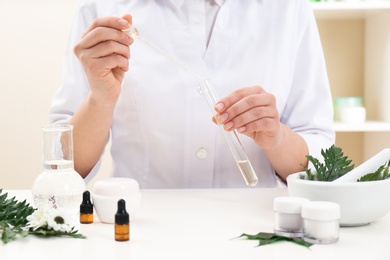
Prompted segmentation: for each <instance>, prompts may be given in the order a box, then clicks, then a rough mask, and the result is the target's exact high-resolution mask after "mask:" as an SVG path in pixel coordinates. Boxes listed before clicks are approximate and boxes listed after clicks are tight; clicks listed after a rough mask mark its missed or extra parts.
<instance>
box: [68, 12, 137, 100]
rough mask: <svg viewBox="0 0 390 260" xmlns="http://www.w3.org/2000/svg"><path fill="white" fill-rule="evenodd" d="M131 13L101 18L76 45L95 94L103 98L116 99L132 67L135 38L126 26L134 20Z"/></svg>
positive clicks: (97, 97) (76, 51)
mask: <svg viewBox="0 0 390 260" xmlns="http://www.w3.org/2000/svg"><path fill="white" fill-rule="evenodd" d="M131 22H132V20H131V15H129V14H126V15H124V16H123V17H122V18H119V17H115V16H106V17H101V18H97V19H96V20H95V21H94V22H93V23H92V24H91V25H90V26H89V28H88V29H87V30H86V32H84V34H83V35H82V37H81V39H80V41H79V42H78V43H77V44H76V46H75V47H74V53H75V54H76V56H77V58H78V59H79V60H80V62H81V64H82V66H83V68H84V71H85V73H86V76H87V78H88V82H89V85H90V88H91V95H93V96H94V97H95V98H96V99H97V100H99V101H106V100H112V101H114V102H116V100H117V98H118V96H119V94H120V86H121V84H122V80H123V76H124V73H125V72H126V71H127V70H128V68H129V58H130V48H129V46H130V45H131V44H132V43H133V39H131V38H130V36H128V35H127V34H126V33H124V32H122V30H124V29H127V28H128V27H129V26H130V24H131Z"/></svg>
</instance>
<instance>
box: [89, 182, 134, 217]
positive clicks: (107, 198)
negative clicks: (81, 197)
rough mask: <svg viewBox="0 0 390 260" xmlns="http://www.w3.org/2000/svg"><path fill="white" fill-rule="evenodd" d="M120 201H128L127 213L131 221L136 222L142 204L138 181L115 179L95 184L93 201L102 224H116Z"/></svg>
mask: <svg viewBox="0 0 390 260" xmlns="http://www.w3.org/2000/svg"><path fill="white" fill-rule="evenodd" d="M120 199H124V200H125V201H126V211H127V212H128V213H129V215H130V221H132V220H134V219H135V218H136V217H137V215H138V212H139V207H140V203H141V192H140V191H139V184H138V182H137V181H136V180H134V179H130V178H120V177H114V178H107V179H102V180H98V181H96V183H95V184H94V186H93V193H92V201H93V205H94V208H95V209H96V213H97V216H98V218H99V220H100V221H101V222H103V223H110V224H113V223H114V222H115V214H116V212H117V205H118V200H120Z"/></svg>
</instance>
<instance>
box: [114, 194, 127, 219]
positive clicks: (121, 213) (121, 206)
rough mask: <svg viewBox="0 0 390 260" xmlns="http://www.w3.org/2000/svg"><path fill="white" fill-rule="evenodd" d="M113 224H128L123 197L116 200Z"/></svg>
mask: <svg viewBox="0 0 390 260" xmlns="http://www.w3.org/2000/svg"><path fill="white" fill-rule="evenodd" d="M115 224H119V225H125V224H129V214H128V213H127V211H126V201H125V200H123V199H120V200H118V211H117V212H116V214H115Z"/></svg>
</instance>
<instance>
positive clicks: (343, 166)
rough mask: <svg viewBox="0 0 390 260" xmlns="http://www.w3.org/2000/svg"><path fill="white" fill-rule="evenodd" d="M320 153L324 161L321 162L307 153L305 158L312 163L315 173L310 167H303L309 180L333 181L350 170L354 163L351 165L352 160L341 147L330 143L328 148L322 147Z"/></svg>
mask: <svg viewBox="0 0 390 260" xmlns="http://www.w3.org/2000/svg"><path fill="white" fill-rule="evenodd" d="M321 155H322V156H323V158H324V162H323V163H321V162H320V161H319V160H318V159H317V158H314V157H313V156H311V155H307V156H306V158H307V159H308V160H309V162H311V163H312V164H313V167H314V169H315V170H316V174H315V173H312V171H311V169H307V168H305V171H306V174H307V176H308V179H309V180H318V181H334V180H335V179H337V178H339V177H341V176H343V175H344V174H346V173H348V172H349V171H351V170H352V169H353V168H354V166H355V165H351V163H352V160H348V156H344V153H343V151H342V149H341V148H339V147H336V146H335V145H332V146H331V147H330V148H329V149H326V150H324V149H322V150H321Z"/></svg>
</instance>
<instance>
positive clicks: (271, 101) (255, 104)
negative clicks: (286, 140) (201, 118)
mask: <svg viewBox="0 0 390 260" xmlns="http://www.w3.org/2000/svg"><path fill="white" fill-rule="evenodd" d="M215 110H216V112H217V115H216V116H214V118H213V121H214V123H217V121H216V120H218V122H219V123H220V124H223V127H224V129H225V130H227V131H232V130H234V129H237V131H238V132H239V133H242V134H245V135H247V136H249V137H251V138H253V140H254V141H255V142H256V143H257V144H258V145H259V146H260V147H261V148H263V149H265V150H268V149H275V148H277V147H278V146H279V145H280V144H281V142H282V138H283V131H282V127H281V123H280V120H279V113H278V110H277V108H276V99H275V97H274V96H273V95H272V94H270V93H267V92H265V91H264V89H263V88H261V87H259V86H253V87H246V88H242V89H238V90H236V91H234V92H233V93H231V94H229V95H228V96H226V97H225V98H223V99H221V100H220V101H219V102H218V103H217V104H216V105H215Z"/></svg>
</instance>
